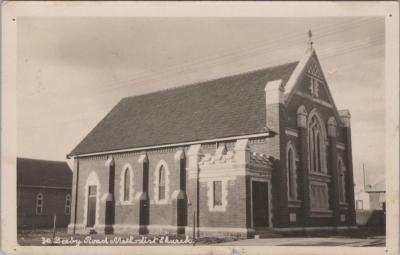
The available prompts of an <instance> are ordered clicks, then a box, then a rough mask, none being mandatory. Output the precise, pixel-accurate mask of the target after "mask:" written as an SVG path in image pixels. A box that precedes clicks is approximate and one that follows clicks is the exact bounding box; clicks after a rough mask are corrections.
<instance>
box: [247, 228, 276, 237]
mask: <svg viewBox="0 0 400 255" xmlns="http://www.w3.org/2000/svg"><path fill="white" fill-rule="evenodd" d="M254 230H255V232H254V237H255V236H258V237H259V238H278V237H282V235H281V234H279V233H276V232H273V231H272V230H271V229H269V228H255V229H254Z"/></svg>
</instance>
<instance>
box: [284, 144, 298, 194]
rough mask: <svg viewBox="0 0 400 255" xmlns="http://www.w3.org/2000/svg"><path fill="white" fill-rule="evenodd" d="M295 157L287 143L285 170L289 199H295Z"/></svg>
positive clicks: (293, 149)
mask: <svg viewBox="0 0 400 255" xmlns="http://www.w3.org/2000/svg"><path fill="white" fill-rule="evenodd" d="M296 159H297V155H296V150H295V148H294V147H293V145H292V144H291V143H288V145H287V150H286V169H287V185H288V196H289V199H291V200H295V199H297V173H296V172H297V162H296Z"/></svg>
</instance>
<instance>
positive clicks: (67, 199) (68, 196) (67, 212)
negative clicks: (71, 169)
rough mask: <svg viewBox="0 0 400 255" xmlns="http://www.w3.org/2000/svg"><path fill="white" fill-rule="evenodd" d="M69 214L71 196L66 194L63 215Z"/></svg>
mask: <svg viewBox="0 0 400 255" xmlns="http://www.w3.org/2000/svg"><path fill="white" fill-rule="evenodd" d="M70 214H71V195H70V194H67V195H66V196H65V215H70Z"/></svg>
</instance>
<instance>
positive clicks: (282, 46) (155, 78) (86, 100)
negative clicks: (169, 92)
mask: <svg viewBox="0 0 400 255" xmlns="http://www.w3.org/2000/svg"><path fill="white" fill-rule="evenodd" d="M17 24H18V34H17V37H18V46H17V49H18V50H17V57H18V63H17V146H18V156H23V157H31V158H39V159H50V160H65V159H66V154H68V153H69V152H70V151H71V150H72V149H73V148H74V147H75V146H76V145H77V144H78V143H79V142H80V141H81V140H82V139H83V137H85V135H86V134H87V133H88V132H89V131H90V130H91V129H92V128H93V127H94V126H95V125H96V124H97V123H98V122H99V121H100V119H101V118H103V117H104V115H105V114H106V113H107V112H108V111H109V110H110V109H111V108H112V107H113V106H114V105H115V104H116V103H117V102H118V101H119V100H120V99H121V98H122V97H125V96H130V95H135V94H142V93H147V92H150V91H155V90H160V89H165V88H169V87H176V86H179V85H184V84H188V83H192V82H196V81H201V80H208V79H212V78H216V77H220V76H225V75H229V74H234V73H240V72H245V71H249V70H252V69H258V68H262V67H267V66H272V65H276V64H281V63H285V62H289V61H296V60H299V59H300V58H301V57H302V56H303V55H304V53H305V50H306V48H307V40H308V39H307V31H308V29H312V31H313V35H314V36H313V40H314V46H315V49H316V51H317V55H318V57H319V59H320V61H321V65H322V68H323V71H324V74H325V76H326V78H327V80H328V85H329V87H330V89H331V92H332V94H333V97H334V100H335V103H336V105H337V107H338V109H349V110H350V111H351V114H352V136H353V161H354V171H355V176H356V182H357V183H358V184H360V181H362V164H363V163H365V165H366V170H367V179H368V182H369V183H372V184H373V183H375V182H377V181H378V180H382V179H383V178H384V174H383V173H384V167H385V166H384V160H385V159H384V141H385V133H384V132H385V124H384V121H385V111H384V110H385V108H384V107H385V106H384V88H385V73H384V71H385V67H384V53H385V47H384V45H385V42H384V19H383V18H368V17H358V18H81V17H79V18H77V17H75V18H54V17H46V18H37V17H35V18H29V17H24V18H20V19H19V20H18V21H17Z"/></svg>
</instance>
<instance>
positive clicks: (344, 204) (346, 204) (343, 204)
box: [339, 202, 349, 210]
mask: <svg viewBox="0 0 400 255" xmlns="http://www.w3.org/2000/svg"><path fill="white" fill-rule="evenodd" d="M339 205H340V209H343V210H347V209H348V207H349V204H348V203H346V202H340V203H339Z"/></svg>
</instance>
